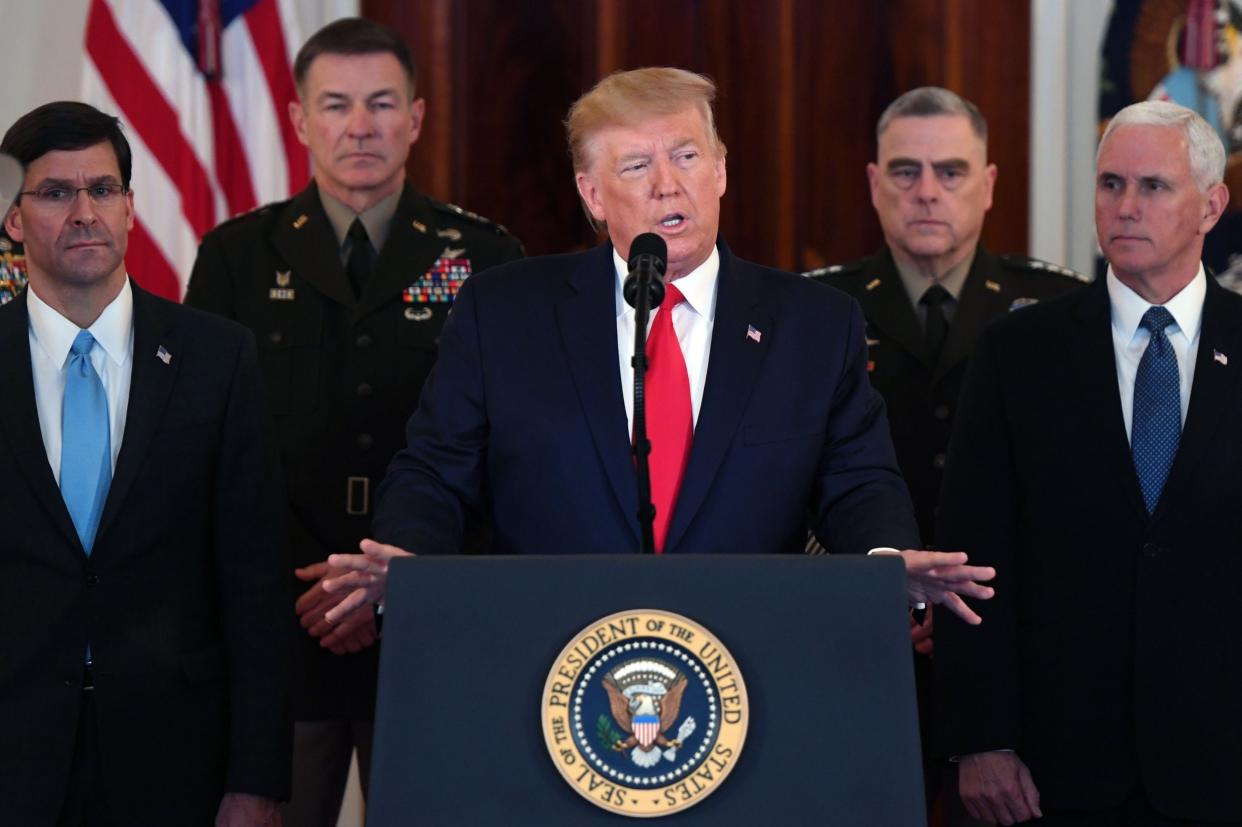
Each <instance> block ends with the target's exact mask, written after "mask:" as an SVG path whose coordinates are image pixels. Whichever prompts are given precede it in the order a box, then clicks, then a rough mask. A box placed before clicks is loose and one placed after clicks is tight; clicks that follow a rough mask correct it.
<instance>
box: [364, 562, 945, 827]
mask: <svg viewBox="0 0 1242 827" xmlns="http://www.w3.org/2000/svg"><path fill="white" fill-rule="evenodd" d="M904 583H905V574H904V567H903V566H902V564H901V562H900V561H899V560H896V559H891V558H889V559H884V558H879V557H869V558H864V557H811V556H792V555H790V556H784V555H771V556H758V555H756V556H738V555H722V556H711V555H682V556H669V557H663V556H659V557H640V556H635V555H584V556H580V557H564V556H555V557H552V556H549V557H535V556H528V557H415V558H411V559H409V560H400V561H396V562H394V564H393V565H392V567H391V571H390V575H389V594H388V599H387V601H386V608H385V626H384V638H383V644H382V645H383V652H382V656H381V663H380V688H379V698H378V709H377V716H376V726H375V746H374V754H373V759H372V761H373V764H372V771H371V783H370V796H369V798H370V800H369V803H368V817H367V823H368V824H369V825H372V827H377V826H379V827H387V826H388V825H406V824H409V825H420V826H421V825H449V824H451V825H473V824H480V825H484V824H486V825H491V824H496V825H510V824H515V825H517V824H547V825H562V824H564V825H580V824H581V825H594V824H612V825H619V824H626V823H630V824H633V823H635V822H636V821H637V820H636V819H632V818H627V817H626V816H622V815H616V814H614V813H611V812H607V811H606V810H604V809H601V808H599V807H596V806H594V805H593V804H592V803H591V802H589V801H587V800H586V799H585V798H583V797H582V796H581V795H580V794H579V793H578V792H577V791H576V790H575V789H574V788H572V787H571V786H570V785H569V784H568V783H567V782H566V781H565V779H564V778H562V776H561V774H560V772H559V771H558V770H557V768H556V766H555V765H554V764H553V761H552V758H551V757H550V756H549V753H548V749H547V747H546V746H545V742H544V735H543V729H542V717H541V712H542V708H543V705H542V699H543V698H542V695H543V690H544V685H545V681H546V680H547V679H548V675H549V670H551V669H552V667H553V666H554V665H555V662H556V659H557V656H558V654H559V653H560V652H561V651H562V649H563V648H564V647H565V646H566V644H567V643H569V641H570V640H571V639H572V638H573V637H574V636H575V635H577V634H578V633H579V632H580V631H582V630H583V628H584V627H586V626H588V625H590V624H592V623H594V622H596V621H598V620H600V619H601V618H603V617H606V616H607V615H610V614H613V613H615V612H622V611H627V610H642V609H652V610H661V611H669V612H675V613H677V614H681V615H685V616H686V617H688V618H690V619H692V620H694V621H695V622H697V623H699V624H701V625H702V626H703V627H705V628H706V629H708V630H710V631H711V632H712V633H713V634H714V635H715V636H716V637H717V638H719V640H720V641H721V642H722V643H723V644H724V646H725V647H727V648H728V649H729V650H730V652H731V653H732V655H733V657H734V659H735V661H736V664H737V666H738V668H739V669H740V671H741V673H742V675H743V677H744V679H745V682H746V688H747V693H748V696H749V710H748V715H749V725H748V732H747V735H746V739H745V743H744V744H743V746H742V749H741V752H740V754H739V755H738V756H737V761H736V765H735V766H734V768H733V769H732V771H731V774H730V775H729V776H728V777H727V778H726V779H725V780H724V781H723V782H722V783H721V784H720V785H719V787H718V789H715V790H714V791H713V792H712V793H711V794H710V795H708V796H706V797H705V798H704V799H703V800H702V801H701V802H699V803H697V804H696V805H695V806H693V807H690V808H688V809H685V810H682V811H680V812H675V813H672V814H670V815H668V816H665V817H662V818H658V819H655V823H659V824H663V823H670V824H678V825H691V824H705V825H706V824H712V825H732V824H737V825H765V824H781V825H797V824H820V825H841V826H842V827H847V826H848V827H852V826H853V825H859V827H887V825H901V826H902V827H905V826H906V825H922V824H924V823H925V816H924V802H923V793H922V775H921V758H920V753H919V740H918V738H919V736H918V720H917V710H916V706H915V698H914V674H913V663H912V658H911V648H910V632H909V625H908V620H907V613H906V598H905V588H904Z"/></svg>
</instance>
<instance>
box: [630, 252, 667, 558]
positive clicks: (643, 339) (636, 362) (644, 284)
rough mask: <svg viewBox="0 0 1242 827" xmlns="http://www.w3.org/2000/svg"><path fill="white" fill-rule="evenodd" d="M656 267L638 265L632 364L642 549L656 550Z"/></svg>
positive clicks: (661, 295)
mask: <svg viewBox="0 0 1242 827" xmlns="http://www.w3.org/2000/svg"><path fill="white" fill-rule="evenodd" d="M654 269H655V268H654V267H651V266H643V264H642V263H640V264H639V265H638V266H637V267H636V268H635V270H636V272H637V281H638V290H637V292H636V295H635V296H634V357H633V358H632V359H631V360H630V364H631V365H633V366H634V445H633V448H632V451H633V453H634V465H635V470H636V471H637V476H638V525H639V528H640V529H641V531H642V549H641V550H642V553H643V554H655V504H654V503H653V502H652V501H651V469H650V466H649V464H648V458H649V456H650V454H651V441H650V440H649V439H647V405H646V393H645V386H646V376H647V320H648V318H650V316H651V300H652V299H653V298H655V297H654V296H653V295H652V293H653V292H658V293H659V300H658V301H657V302H656V304H657V306H658V305H659V302H660V301H663V300H664V283H663V282H662V281H659V280H658V279H657V280H655V281H654V282H653V281H652V272H653V271H654Z"/></svg>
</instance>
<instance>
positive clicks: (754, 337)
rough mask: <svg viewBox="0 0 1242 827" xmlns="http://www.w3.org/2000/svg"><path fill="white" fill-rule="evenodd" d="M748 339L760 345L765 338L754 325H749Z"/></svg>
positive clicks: (747, 329)
mask: <svg viewBox="0 0 1242 827" xmlns="http://www.w3.org/2000/svg"><path fill="white" fill-rule="evenodd" d="M746 338H747V339H750V340H751V341H752V342H756V343H758V342H759V341H760V340H761V339H762V338H763V333H762V331H760V330H759V329H758V328H756V327H755V326H754V325H753V324H748V325H746Z"/></svg>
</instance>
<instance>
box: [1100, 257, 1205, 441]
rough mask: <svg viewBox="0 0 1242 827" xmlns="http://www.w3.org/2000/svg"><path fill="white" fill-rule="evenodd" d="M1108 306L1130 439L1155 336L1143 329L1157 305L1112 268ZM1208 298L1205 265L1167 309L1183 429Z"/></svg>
mask: <svg viewBox="0 0 1242 827" xmlns="http://www.w3.org/2000/svg"><path fill="white" fill-rule="evenodd" d="M1106 278H1107V284H1108V306H1109V312H1110V315H1111V316H1112V332H1113V355H1114V357H1115V358H1116V364H1117V389H1118V390H1119V391H1120V392H1121V415H1122V416H1123V417H1124V418H1125V423H1126V438H1127V439H1128V438H1129V437H1130V424H1131V419H1132V418H1133V416H1134V377H1135V376H1136V375H1137V374H1138V366H1139V360H1141V359H1142V358H1143V351H1145V350H1146V349H1147V342H1148V340H1149V339H1151V333H1149V332H1148V330H1147V329H1146V328H1144V327H1140V326H1139V322H1140V321H1142V319H1143V314H1144V313H1146V312H1147V310H1148V308H1150V307H1153V305H1152V304H1151V303H1150V302H1148V301H1147V300H1146V299H1144V298H1143V297H1142V296H1140V295H1139V294H1138V293H1135V292H1134V291H1133V290H1131V289H1130V288H1129V287H1126V286H1125V285H1124V284H1122V283H1121V281H1120V280H1119V279H1118V278H1117V277H1116V276H1115V275H1114V274H1113V268H1112V267H1109V268H1108V276H1107V277H1106ZM1205 296H1207V276H1206V275H1205V274H1204V272H1203V265H1202V264H1200V265H1199V272H1198V274H1196V275H1195V277H1194V278H1193V279H1191V281H1190V283H1189V284H1187V285H1186V286H1185V287H1183V288H1182V290H1181V292H1180V293H1178V294H1177V295H1176V296H1174V297H1173V298H1171V299H1169V300H1168V301H1167V302H1166V303H1165V304H1164V307H1165V309H1167V310H1168V311H1169V313H1170V314H1172V316H1173V321H1174V323H1173V324H1171V325H1169V326H1168V327H1166V328H1165V329H1164V332H1165V335H1166V336H1168V337H1169V344H1171V345H1172V346H1173V353H1174V354H1175V355H1176V356H1177V376H1178V390H1179V391H1180V394H1181V403H1182V426H1183V427H1185V425H1186V411H1187V410H1188V409H1189V408H1190V387H1191V385H1192V384H1193V383H1194V379H1195V358H1196V357H1197V356H1198V355H1199V330H1200V328H1201V327H1202V324H1203V299H1204V297H1205Z"/></svg>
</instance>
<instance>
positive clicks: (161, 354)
mask: <svg viewBox="0 0 1242 827" xmlns="http://www.w3.org/2000/svg"><path fill="white" fill-rule="evenodd" d="M155 358H156V359H159V360H160V361H161V362H163V363H164V364H166V365H169V364H172V354H171V353H169V352H168V349H167V348H166V347H164V346H163V345H160V347H159V350H157V351H155Z"/></svg>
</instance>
